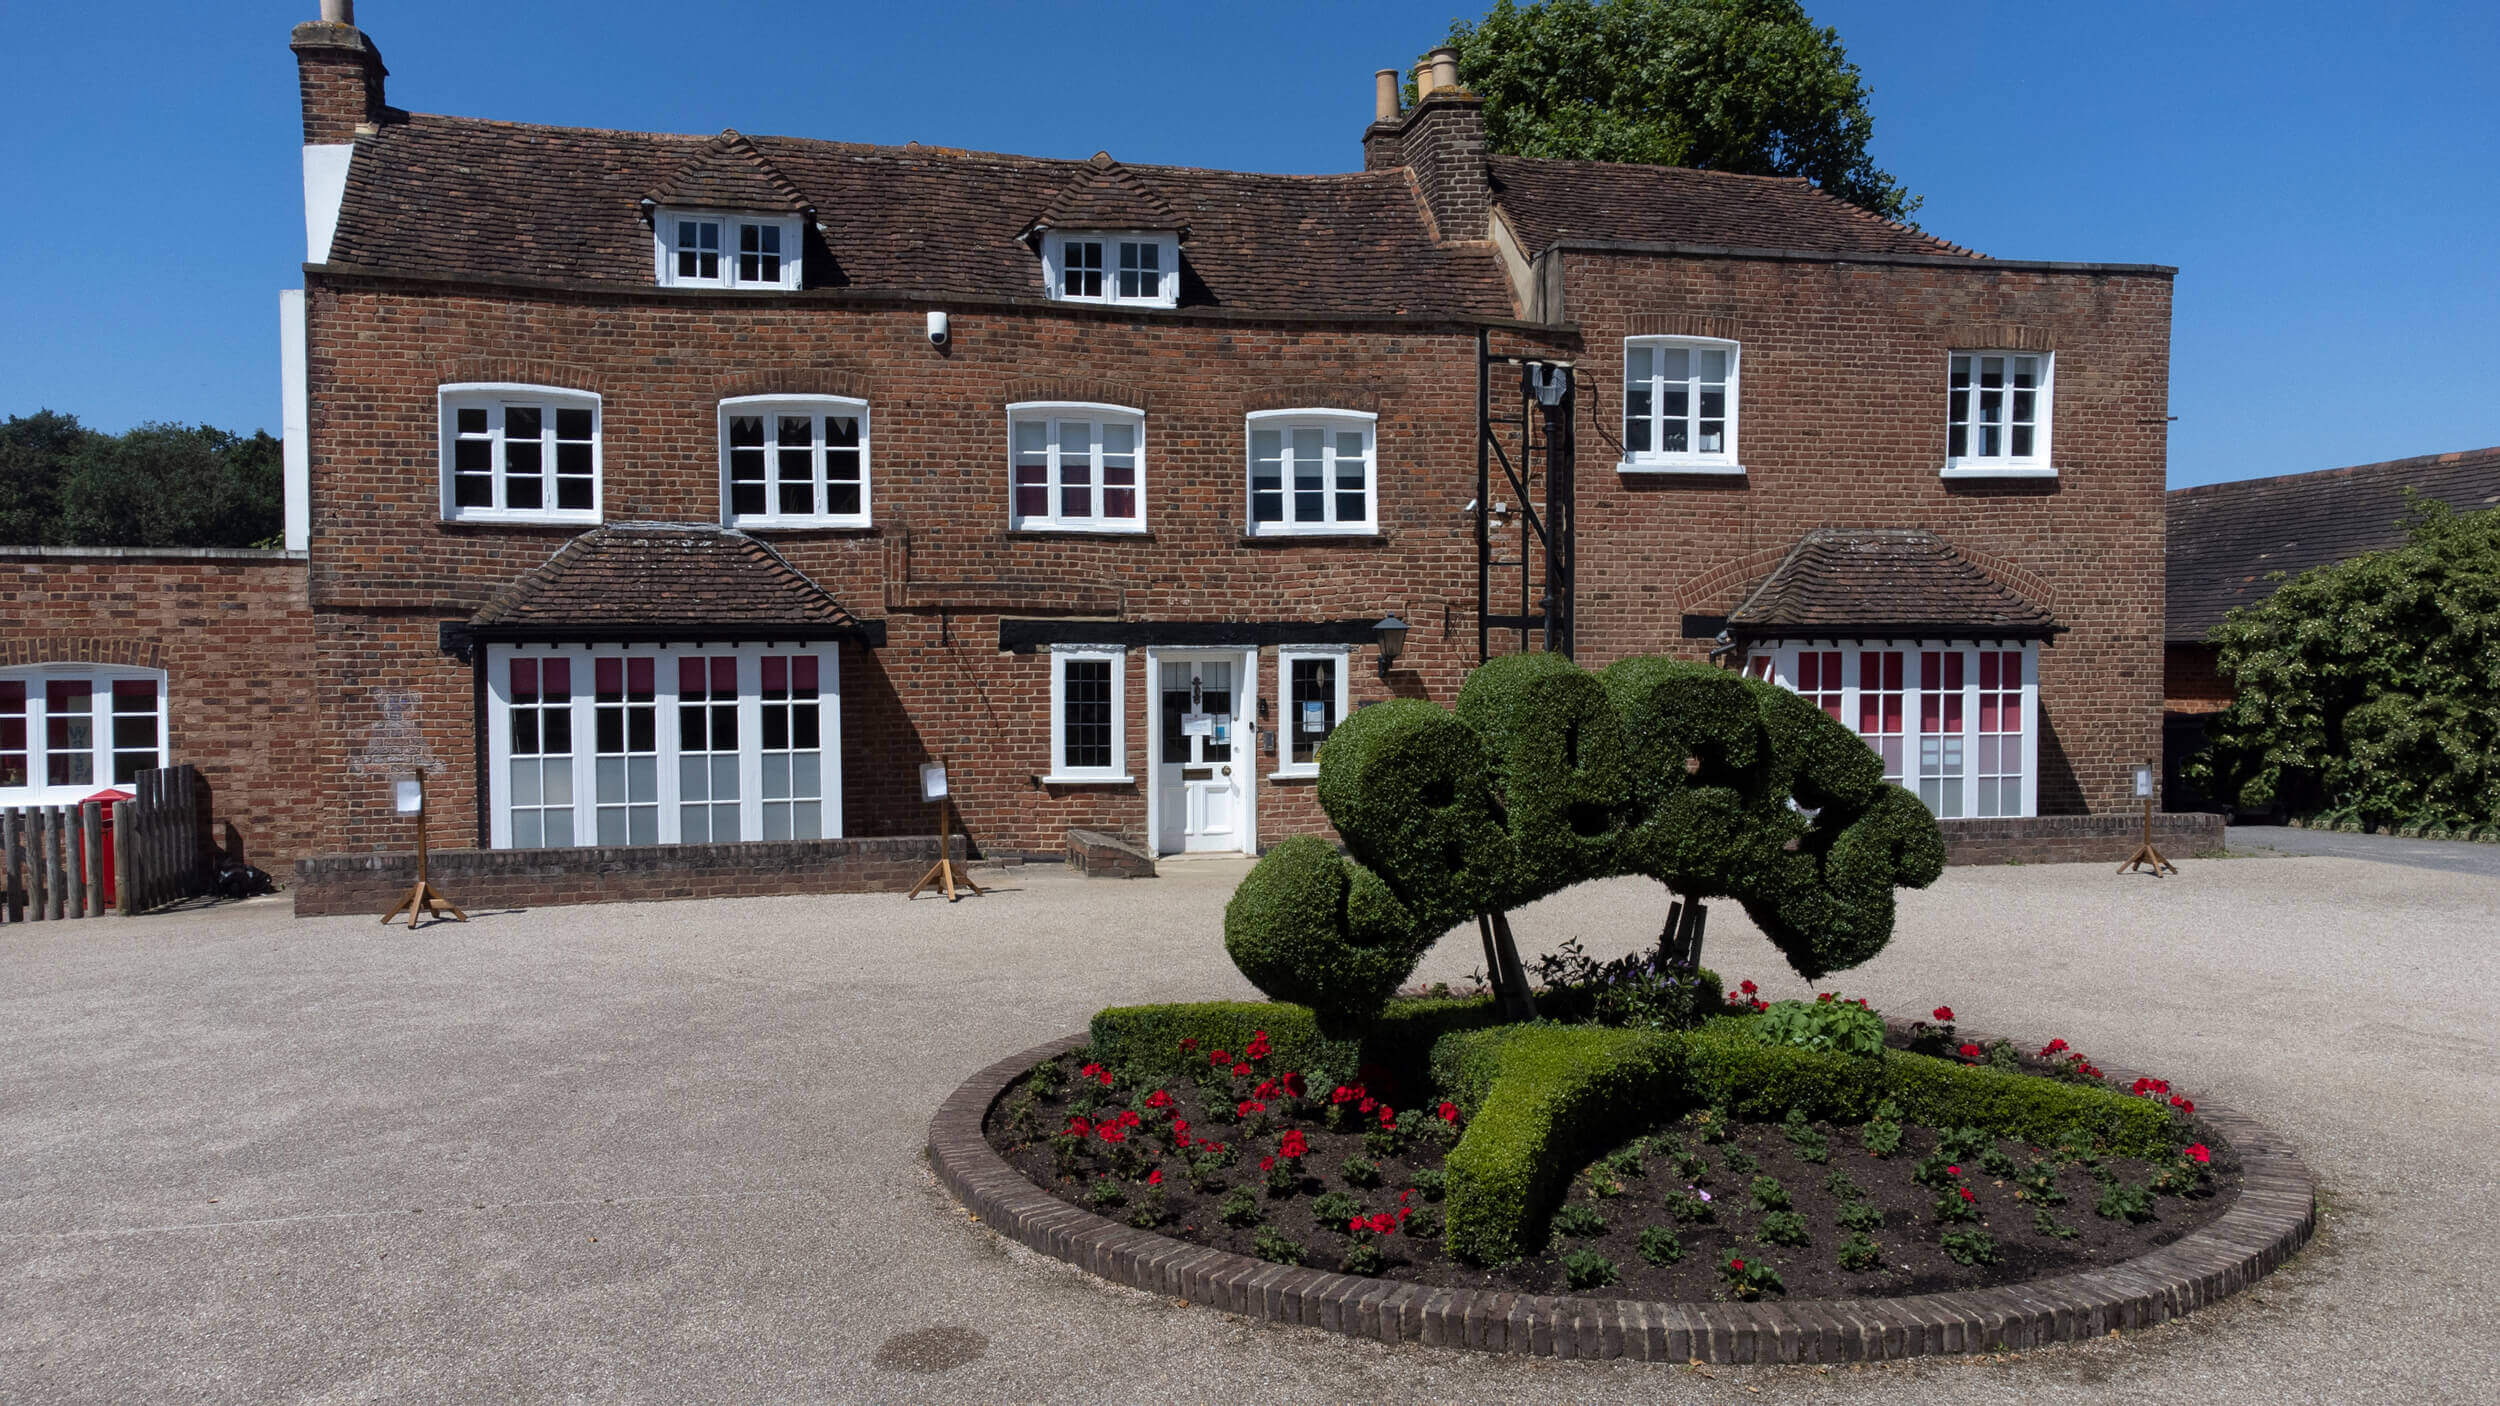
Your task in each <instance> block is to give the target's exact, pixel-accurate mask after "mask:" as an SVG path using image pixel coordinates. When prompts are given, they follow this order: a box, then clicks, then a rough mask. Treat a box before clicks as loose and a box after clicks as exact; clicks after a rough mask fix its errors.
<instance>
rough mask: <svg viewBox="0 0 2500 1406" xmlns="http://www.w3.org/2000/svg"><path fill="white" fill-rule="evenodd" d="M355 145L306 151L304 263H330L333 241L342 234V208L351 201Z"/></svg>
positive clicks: (312, 148)
mask: <svg viewBox="0 0 2500 1406" xmlns="http://www.w3.org/2000/svg"><path fill="white" fill-rule="evenodd" d="M355 156H356V147H355V145H354V144H353V143H351V142H341V143H338V144H336V145H326V146H308V147H305V148H304V261H305V262H306V263H312V264H326V263H328V262H330V241H331V240H332V239H333V238H335V237H336V236H337V234H338V232H339V207H340V206H341V205H343V204H345V203H346V201H347V166H348V163H349V162H350V161H353V160H354V159H355Z"/></svg>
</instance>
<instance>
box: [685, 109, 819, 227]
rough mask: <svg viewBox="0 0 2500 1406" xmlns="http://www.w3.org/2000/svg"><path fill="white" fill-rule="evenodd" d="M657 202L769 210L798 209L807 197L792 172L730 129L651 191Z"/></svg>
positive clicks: (688, 206)
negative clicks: (792, 178)
mask: <svg viewBox="0 0 2500 1406" xmlns="http://www.w3.org/2000/svg"><path fill="white" fill-rule="evenodd" d="M651 202H652V203H653V204H655V205H675V206H681V207H685V208H690V209H712V210H770V211H775V212H781V213H789V214H797V213H800V212H802V211H804V210H806V209H807V197H806V196H804V195H801V194H799V188H798V187H797V186H794V185H792V184H790V178H789V177H787V176H784V175H783V174H781V172H779V171H777V170H775V169H773V163H771V162H769V161H767V160H765V159H764V154H763V153H762V152H760V151H757V150H756V149H755V143H753V142H751V141H748V140H747V139H746V138H745V137H743V136H740V135H739V134H738V133H737V132H736V131H734V130H733V131H727V132H723V133H721V134H720V135H719V136H717V137H714V138H712V140H711V141H709V142H707V143H705V144H704V146H703V150H702V151H701V152H700V153H698V154H697V155H696V156H695V158H694V159H693V160H691V161H689V162H687V163H686V164H685V166H684V167H683V168H681V169H680V170H679V171H678V172H677V174H676V175H674V176H672V177H670V178H669V180H668V181H667V183H666V184H664V185H662V186H661V187H660V188H659V189H658V190H655V191H653V192H651Z"/></svg>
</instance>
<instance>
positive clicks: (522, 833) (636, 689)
mask: <svg viewBox="0 0 2500 1406" xmlns="http://www.w3.org/2000/svg"><path fill="white" fill-rule="evenodd" d="M840 666H841V655H840V652H839V648H838V646H835V645H832V644H719V645H666V646H660V647H652V646H648V645H632V646H627V645H594V646H588V647H584V646H581V645H544V644H532V645H501V644H499V645H491V646H489V647H488V650H487V671H486V677H487V690H486V727H487V733H486V735H487V792H488V800H489V805H488V826H487V831H488V837H489V841H490V843H491V844H492V846H493V847H494V848H496V849H563V848H568V847H571V846H576V845H668V844H723V843H728V842H732V841H743V840H813V839H836V838H839V837H840V836H841V834H842V755H841V738H842V689H841V672H840Z"/></svg>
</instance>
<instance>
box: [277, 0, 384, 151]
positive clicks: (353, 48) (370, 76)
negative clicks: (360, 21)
mask: <svg viewBox="0 0 2500 1406" xmlns="http://www.w3.org/2000/svg"><path fill="white" fill-rule="evenodd" d="M288 47H290V48H292V49H294V50H295V66H296V72H297V74H298V76H299V78H300V79H301V80H302V85H303V92H304V144H305V145H306V146H328V145H334V144H338V143H344V142H352V141H354V140H356V129H357V128H358V127H374V126H379V125H380V124H381V121H382V113H383V106H382V79H383V78H384V76H386V75H387V74H388V73H389V72H390V70H389V69H387V68H384V67H383V66H382V51H381V50H379V49H376V48H375V47H373V41H372V40H370V39H367V38H366V37H365V34H364V31H363V30H360V29H358V28H357V27H356V5H355V0H321V18H320V19H318V20H315V21H312V22H310V23H307V24H299V25H297V26H295V40H294V42H293V43H292V44H291V45H289V46H288Z"/></svg>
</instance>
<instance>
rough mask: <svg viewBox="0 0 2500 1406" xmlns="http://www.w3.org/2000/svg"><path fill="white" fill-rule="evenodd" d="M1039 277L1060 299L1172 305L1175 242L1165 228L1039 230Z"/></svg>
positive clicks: (1177, 282)
mask: <svg viewBox="0 0 2500 1406" xmlns="http://www.w3.org/2000/svg"><path fill="white" fill-rule="evenodd" d="M1042 279H1043V283H1044V286H1045V287H1047V288H1048V289H1049V290H1050V296H1051V297H1052V298H1054V299H1057V300H1058V301H1060V302H1064V303H1114V304H1119V305H1122V306H1127V307H1141V308H1168V307H1176V306H1178V305H1179V303H1180V300H1181V244H1180V239H1179V238H1178V237H1177V236H1175V235H1171V234H1155V233H1151V232H1135V231H1131V232H1125V233H1123V232H1119V231H1111V230H1085V231H1082V232H1077V233H1065V234H1063V233H1059V232H1057V231H1052V232H1049V233H1046V234H1044V235H1043V236H1042Z"/></svg>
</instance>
